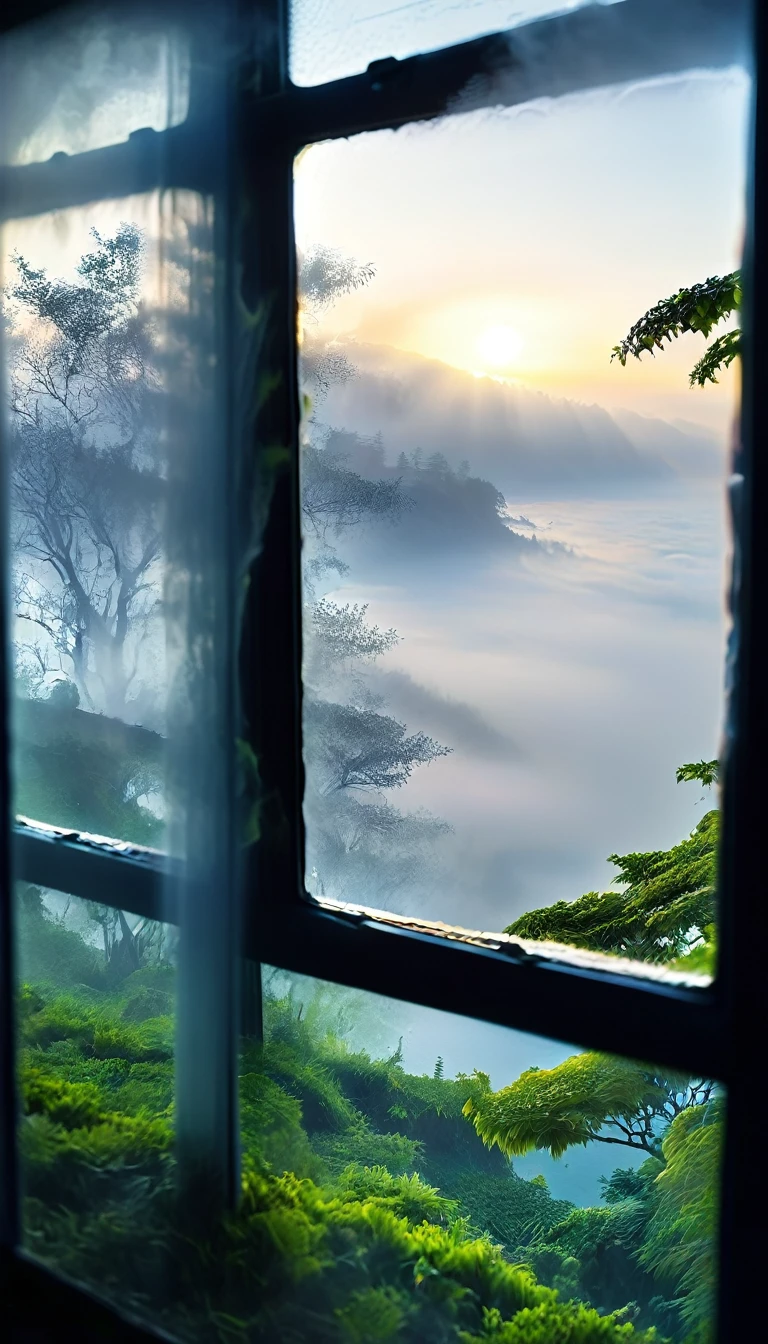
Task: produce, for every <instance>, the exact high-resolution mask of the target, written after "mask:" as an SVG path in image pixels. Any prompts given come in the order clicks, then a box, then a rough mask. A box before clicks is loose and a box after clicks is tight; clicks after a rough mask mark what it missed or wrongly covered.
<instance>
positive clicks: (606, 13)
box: [252, 0, 749, 149]
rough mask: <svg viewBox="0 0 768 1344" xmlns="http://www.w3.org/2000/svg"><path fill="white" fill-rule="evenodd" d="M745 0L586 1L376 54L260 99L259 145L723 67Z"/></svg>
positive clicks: (738, 44) (255, 132) (736, 50)
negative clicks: (447, 42) (360, 64)
mask: <svg viewBox="0 0 768 1344" xmlns="http://www.w3.org/2000/svg"><path fill="white" fill-rule="evenodd" d="M748 12H749V0H676V3H675V4H669V0H622V3H621V4H614V5H588V6H584V7H583V8H576V9H572V10H569V11H568V12H566V13H564V14H560V15H555V16H553V17H550V18H544V19H540V20H537V21H535V22H532V23H528V24H525V25H521V26H519V27H517V28H513V29H510V30H509V31H507V32H501V33H495V34H491V35H489V36H487V37H480V38H475V39H474V40H472V41H469V42H462V43H457V44H456V45H454V46H451V47H446V48H444V49H442V50H439V51H433V52H427V53H424V54H421V55H417V56H410V57H407V58H405V59H404V60H396V59H394V58H393V57H388V58H385V59H383V60H380V61H374V62H372V63H371V65H369V67H368V69H367V70H366V71H365V72H364V73H363V74H360V75H352V76H349V77H348V78H346V79H339V80H334V81H331V82H330V83H327V84H319V85H316V86H312V87H295V86H290V87H288V88H285V89H283V91H282V92H278V93H276V94H273V96H271V97H266V98H264V99H263V100H261V99H260V100H259V102H258V104H256V105H254V108H253V129H252V136H253V140H254V142H259V141H261V142H263V143H266V144H271V145H274V144H275V143H276V142H277V141H279V140H281V139H286V140H287V141H288V142H289V143H290V144H291V145H292V146H293V147H294V149H299V148H301V147H302V146H303V145H306V144H311V143H313V142H316V141H319V140H327V139H334V138H339V137H344V136H348V135H352V134H356V133H358V132H361V131H372V130H384V129H387V128H389V127H396V126H402V125H404V124H406V123H408V122H413V121H420V120H425V119H429V118H432V117H439V116H444V115H448V114H452V113H457V112H471V111H474V110H477V109H480V108H484V107H512V106H517V105H519V104H521V103H526V102H530V101H532V100H533V99H537V98H558V97H562V96H563V95H566V94H572V93H578V92H583V91H585V90H588V89H592V88H600V87H604V86H606V85H611V84H623V83H629V82H631V81H633V80H645V79H653V78H657V77H663V76H665V75H674V74H676V73H678V72H679V71H681V70H692V69H707V68H710V69H722V68H723V67H726V66H728V65H734V64H738V63H739V62H740V61H742V60H744V59H745V56H746V54H747V53H746V52H745V51H744V45H743V33H744V29H745V26H746V25H745V23H744V22H741V23H740V22H739V18H740V17H741V19H742V20H744V19H745V17H746V15H747V14H748Z"/></svg>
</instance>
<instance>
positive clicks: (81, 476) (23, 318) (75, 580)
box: [2, 196, 168, 845]
mask: <svg viewBox="0 0 768 1344" xmlns="http://www.w3.org/2000/svg"><path fill="white" fill-rule="evenodd" d="M163 229H164V221H163V218H162V211H161V202H160V198H159V197H158V196H151V197H143V198H133V199H129V200H122V201H120V202H117V203H112V202H108V203H101V204H99V205H96V206H89V207H88V208H87V209H85V210H82V211H80V210H72V211H66V212H60V213H58V214H56V215H46V216H42V217H41V218H38V219H33V220H19V221H14V222H12V223H9V224H7V225H6V226H5V228H4V230H3V235H2V238H3V253H4V257H5V259H6V263H5V266H4V270H5V277H4V278H5V286H4V290H5V295H4V297H5V312H6V320H7V325H8V336H7V343H6V358H7V366H8V369H7V376H8V384H9V395H8V403H7V405H8V410H7V415H8V431H9V435H10V444H11V472H10V482H9V494H10V505H11V516H12V523H11V557H10V558H11V564H12V581H11V599H12V622H13V625H12V639H13V648H14V654H15V669H16V697H15V702H14V711H15V712H14V720H15V741H16V751H15V770H14V774H15V783H16V811H17V812H19V813H21V814H22V815H24V816H28V817H32V818H35V819H36V820H40V821H45V822H49V823H52V824H54V825H60V826H66V827H70V828H72V829H77V830H84V831H90V832H94V833H96V834H99V835H109V836H116V837H118V838H120V839H125V840H132V841H134V842H138V843H140V844H149V845H157V844H159V843H160V842H161V837H162V833H163V820H162V819H163V810H164V802H163V795H164V764H165V753H164V739H165V734H166V708H167V702H166V693H167V685H168V669H167V658H166V627H165V619H164V610H163V603H162V595H163V583H164V577H165V551H166V545H165V539H166V532H167V528H166V520H165V498H164V493H165V489H164V478H165V477H166V476H167V471H168V436H167V428H168V425H167V419H166V416H167V408H166V407H164V404H163V397H162V392H163V373H162V372H161V356H160V352H159V348H158V337H159V332H158V316H159V311H160V307H161V302H162V288H163V285H164V283H165V275H164V273H163V271H162V269H161V265H160V259H159V258H160V242H161V238H162V234H163ZM166 386H167V384H166Z"/></svg>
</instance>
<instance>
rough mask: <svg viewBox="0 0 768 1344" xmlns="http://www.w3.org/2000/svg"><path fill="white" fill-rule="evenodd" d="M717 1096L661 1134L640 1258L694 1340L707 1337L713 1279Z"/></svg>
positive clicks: (719, 1148) (718, 1150)
mask: <svg viewBox="0 0 768 1344" xmlns="http://www.w3.org/2000/svg"><path fill="white" fill-rule="evenodd" d="M722 1105H723V1104H722V1101H721V1100H720V1099H719V1098H718V1099H715V1100H713V1101H711V1102H710V1104H709V1105H708V1106H698V1107H696V1108H695V1109H693V1110H690V1111H684V1112H682V1114H681V1115H679V1116H677V1117H676V1118H675V1119H674V1120H673V1122H672V1124H671V1125H670V1126H669V1129H668V1131H667V1133H666V1135H665V1137H664V1141H663V1143H662V1152H663V1155H664V1161H665V1167H664V1169H663V1171H661V1172H660V1173H659V1175H658V1177H657V1180H656V1182H655V1186H656V1192H657V1201H656V1205H655V1208H654V1212H653V1216H652V1217H651V1219H650V1222H649V1224H648V1230H647V1235H646V1238H645V1242H644V1245H643V1248H642V1250H641V1252H640V1261H641V1263H642V1264H643V1265H645V1266H647V1267H648V1268H649V1269H650V1270H652V1272H653V1273H654V1274H655V1275H656V1276H657V1277H658V1278H659V1279H661V1280H662V1282H666V1283H667V1284H670V1285H671V1286H672V1287H673V1290H674V1291H675V1292H676V1293H678V1294H679V1297H680V1311H681V1314H682V1317H683V1320H684V1321H685V1322H686V1324H687V1325H688V1326H689V1327H690V1328H691V1329H692V1330H693V1331H694V1332H695V1333H694V1338H695V1339H696V1340H697V1341H703V1340H705V1339H707V1338H709V1331H708V1328H707V1327H708V1323H709V1322H711V1321H712V1319H713V1309H714V1285H715V1283H716V1281H717V1275H716V1263H715V1254H716V1246H717V1214H718V1189H719V1182H718V1180H717V1174H718V1172H719V1169H720V1162H721V1152H722V1142H723V1133H722V1131H723V1123H722V1121H723V1117H722Z"/></svg>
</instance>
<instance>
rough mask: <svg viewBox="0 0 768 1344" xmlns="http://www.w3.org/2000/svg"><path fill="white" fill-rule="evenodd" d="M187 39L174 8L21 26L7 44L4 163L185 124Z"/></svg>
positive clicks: (78, 13) (1, 76) (1, 56)
mask: <svg viewBox="0 0 768 1344" xmlns="http://www.w3.org/2000/svg"><path fill="white" fill-rule="evenodd" d="M188 84H189V71H188V34H186V33H185V32H184V30H183V28H182V27H181V25H180V24H179V23H174V21H173V5H172V4H169V3H168V0H165V3H164V4H162V5H159V6H157V7H155V8H154V11H150V10H149V8H148V7H147V6H145V5H142V4H139V5H135V6H133V7H132V10H131V14H130V17H126V16H119V15H116V14H115V13H114V12H112V13H109V12H108V11H105V10H104V8H103V6H99V5H92V6H81V7H74V8H73V9H69V8H68V9H67V12H66V14H64V15H62V16H59V17H57V16H53V17H50V16H49V17H47V18H46V19H45V20H44V21H41V22H40V23H38V24H35V25H32V26H29V25H26V26H24V27H20V28H18V29H16V30H15V31H13V32H11V33H10V34H8V35H7V36H6V37H4V38H3V44H2V52H1V53H0V88H2V100H3V122H2V126H1V127H0V163H11V164H24V163H39V162H42V161H43V160H45V159H49V158H50V157H51V156H52V155H53V154H61V153H64V154H82V153H85V152H86V151H87V150H93V149H102V148H103V147H104V146H106V145H111V144H117V143H119V142H120V141H123V140H127V138H128V136H129V135H130V134H131V132H133V131H138V130H142V129H144V128H145V127H150V128H151V129H153V130H156V131H160V130H164V129H165V128H166V127H167V126H175V125H178V124H179V123H180V122H182V121H183V120H184V117H185V115H186V107H187V101H188V92H189V89H188Z"/></svg>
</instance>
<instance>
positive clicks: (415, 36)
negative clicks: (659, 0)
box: [291, 0, 615, 84]
mask: <svg viewBox="0 0 768 1344" xmlns="http://www.w3.org/2000/svg"><path fill="white" fill-rule="evenodd" d="M606 2H607V3H614V2H615V0H606ZM583 3H586V0H464V2H463V3H457V2H456V0H412V3H410V4H408V3H406V4H392V5H382V4H381V3H380V0H291V78H292V80H293V81H294V83H295V84H322V83H324V82H325V80H329V79H343V78H344V76H345V75H356V74H359V73H360V72H361V71H363V70H365V69H366V67H367V66H368V65H369V64H370V62H371V61H375V60H381V59H382V58H383V57H386V56H395V57H397V58H398V59H400V60H402V59H403V58H404V57H405V56H414V55H416V53H417V52H420V51H434V50H435V49H437V48H439V47H447V46H450V45H451V43H454V42H466V41H468V40H469V39H471V38H473V37H482V36H483V35H484V34H485V33H494V32H501V31H503V30H504V29H506V28H515V27H517V26H518V25H519V24H523V23H530V22H532V20H534V19H541V18H545V17H547V16H549V15H551V14H562V13H565V12H566V11H567V10H569V9H576V8H578V7H579V6H580V5H581V4H583Z"/></svg>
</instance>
